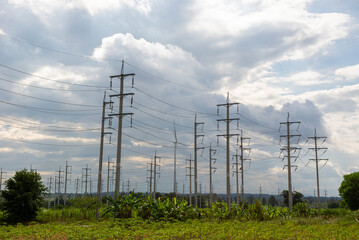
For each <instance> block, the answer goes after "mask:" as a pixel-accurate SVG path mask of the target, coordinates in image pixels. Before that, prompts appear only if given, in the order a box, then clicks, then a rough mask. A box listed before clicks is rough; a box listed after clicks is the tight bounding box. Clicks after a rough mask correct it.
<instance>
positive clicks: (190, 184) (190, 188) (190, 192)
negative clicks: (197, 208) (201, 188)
mask: <svg viewBox="0 0 359 240" xmlns="http://www.w3.org/2000/svg"><path fill="white" fill-rule="evenodd" d="M186 161H187V162H189V167H186V170H187V169H189V174H186V176H189V205H192V176H193V174H192V162H193V161H194V160H192V156H191V154H190V155H189V159H186Z"/></svg>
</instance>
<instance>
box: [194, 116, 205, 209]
mask: <svg viewBox="0 0 359 240" xmlns="http://www.w3.org/2000/svg"><path fill="white" fill-rule="evenodd" d="M200 125H202V128H203V125H204V122H197V114H195V118H194V205H195V206H196V208H197V207H198V191H197V185H198V184H197V182H198V157H197V151H198V150H200V149H204V147H198V146H197V139H198V138H199V137H202V138H203V137H204V134H197V127H198V126H200Z"/></svg>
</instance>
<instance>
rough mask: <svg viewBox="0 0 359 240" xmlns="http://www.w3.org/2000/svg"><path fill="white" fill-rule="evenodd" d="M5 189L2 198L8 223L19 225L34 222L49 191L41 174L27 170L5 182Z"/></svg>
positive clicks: (19, 172)
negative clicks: (18, 223)
mask: <svg viewBox="0 0 359 240" xmlns="http://www.w3.org/2000/svg"><path fill="white" fill-rule="evenodd" d="M5 188H6V189H5V190H3V191H2V192H1V196H2V198H3V199H4V201H3V203H2V204H3V210H4V212H5V218H6V221H7V222H9V223H17V222H28V221H31V220H34V219H35V218H36V215H37V212H38V211H39V209H40V207H41V206H42V205H43V203H44V196H45V195H46V191H47V189H46V187H45V186H44V185H43V184H42V182H41V176H40V174H38V173H36V172H34V171H30V172H28V171H27V170H26V169H24V170H22V171H18V172H16V173H15V176H14V177H12V178H10V179H8V180H7V181H6V182H5Z"/></svg>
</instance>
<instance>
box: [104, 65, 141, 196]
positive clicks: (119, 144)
mask: <svg viewBox="0 0 359 240" xmlns="http://www.w3.org/2000/svg"><path fill="white" fill-rule="evenodd" d="M123 72H124V61H122V67H121V74H120V75H114V76H110V79H111V82H110V88H111V89H112V79H113V78H118V79H120V93H119V94H114V95H110V97H118V98H119V109H118V114H109V116H110V117H111V116H118V129H117V159H116V180H115V200H117V199H118V197H119V191H120V171H121V147H122V117H123V116H126V115H133V113H123V99H124V98H125V97H126V96H129V95H131V96H133V95H134V93H123V88H124V80H125V78H126V77H129V76H132V85H133V82H134V76H135V74H134V73H129V74H124V73H123ZM132 102H133V101H132V100H131V103H132Z"/></svg>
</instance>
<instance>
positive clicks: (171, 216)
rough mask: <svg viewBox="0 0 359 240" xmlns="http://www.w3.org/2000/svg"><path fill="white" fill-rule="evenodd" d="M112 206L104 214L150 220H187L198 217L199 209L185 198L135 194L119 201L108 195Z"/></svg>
mask: <svg viewBox="0 0 359 240" xmlns="http://www.w3.org/2000/svg"><path fill="white" fill-rule="evenodd" d="M106 199H107V200H109V202H110V203H111V206H109V207H108V208H106V209H105V211H104V215H106V214H111V215H113V216H114V218H142V219H148V220H181V221H183V220H187V219H194V218H196V215H197V211H196V209H194V208H193V207H192V206H189V205H188V203H187V201H184V200H176V199H174V200H170V199H169V198H158V199H157V200H154V199H153V198H152V197H151V196H147V197H135V196H134V194H131V193H130V194H129V195H128V196H123V197H122V198H120V199H119V200H118V201H115V200H113V199H112V198H110V197H106Z"/></svg>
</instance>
